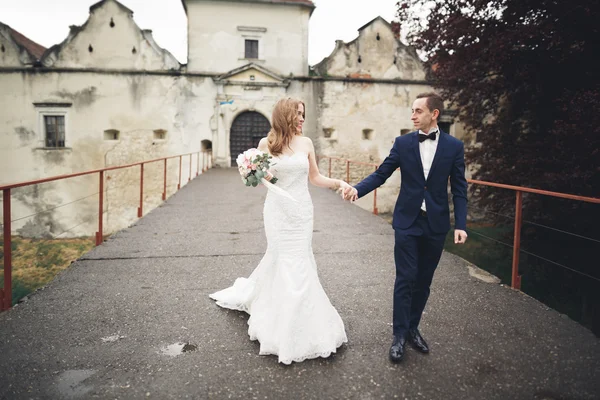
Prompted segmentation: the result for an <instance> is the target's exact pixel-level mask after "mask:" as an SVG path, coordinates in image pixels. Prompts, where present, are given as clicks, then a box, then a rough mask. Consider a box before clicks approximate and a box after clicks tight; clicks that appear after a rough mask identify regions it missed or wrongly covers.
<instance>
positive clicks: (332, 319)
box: [210, 152, 348, 364]
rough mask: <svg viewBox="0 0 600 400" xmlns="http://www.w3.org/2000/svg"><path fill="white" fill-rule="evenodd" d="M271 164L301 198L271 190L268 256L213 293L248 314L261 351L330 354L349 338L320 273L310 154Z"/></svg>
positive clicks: (291, 357)
mask: <svg viewBox="0 0 600 400" xmlns="http://www.w3.org/2000/svg"><path fill="white" fill-rule="evenodd" d="M273 164H275V165H274V166H272V168H271V171H272V172H273V175H274V176H276V177H277V178H278V181H277V183H276V186H278V187H279V188H281V189H283V190H285V191H287V192H288V193H289V194H290V195H291V196H292V197H293V198H294V199H296V200H297V202H294V201H292V200H290V199H289V198H287V197H285V196H282V195H281V194H279V193H277V192H275V191H271V190H269V192H268V193H267V197H266V200H265V205H264V210H263V215H264V223H265V232H266V235H267V243H268V245H267V252H266V254H265V255H264V257H263V258H262V260H261V262H260V264H258V266H257V267H256V269H255V270H254V271H253V272H252V274H251V275H250V276H249V277H248V278H238V279H236V280H235V283H234V284H233V286H231V287H229V288H227V289H224V290H221V291H219V292H216V293H213V294H211V295H210V297H211V298H212V299H214V300H216V301H217V304H218V305H219V306H221V307H225V308H230V309H233V310H240V311H245V312H247V313H248V314H250V318H249V319H248V335H250V339H251V340H258V341H259V342H260V354H261V355H267V354H273V355H278V356H279V362H281V363H284V364H291V362H292V361H296V362H300V361H303V360H306V359H309V358H317V357H328V356H329V355H330V354H331V353H335V351H336V349H337V348H338V347H340V346H341V345H342V344H343V343H345V342H347V341H348V339H347V338H346V331H345V329H344V323H343V322H342V319H341V318H340V316H339V314H338V312H337V311H336V309H335V308H334V307H333V306H332V305H331V302H330V301H329V298H328V297H327V295H326V294H325V291H324V290H323V287H322V286H321V283H320V282H319V277H318V274H317V265H316V263H315V258H314V255H313V251H312V232H313V205H312V200H311V198H310V194H309V192H308V155H307V154H306V153H302V152H296V153H295V154H293V155H292V156H285V155H284V156H281V157H273Z"/></svg>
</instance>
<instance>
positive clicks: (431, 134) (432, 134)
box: [419, 131, 437, 143]
mask: <svg viewBox="0 0 600 400" xmlns="http://www.w3.org/2000/svg"><path fill="white" fill-rule="evenodd" d="M436 134H437V131H434V132H431V133H430V134H429V135H425V134H424V133H419V143H423V142H424V141H426V140H427V139H431V140H435V136H436Z"/></svg>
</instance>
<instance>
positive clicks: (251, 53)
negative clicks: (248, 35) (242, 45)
mask: <svg viewBox="0 0 600 400" xmlns="http://www.w3.org/2000/svg"><path fill="white" fill-rule="evenodd" d="M245 57H246V58H258V40H251V39H246V50H245Z"/></svg>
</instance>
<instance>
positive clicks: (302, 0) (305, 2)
mask: <svg viewBox="0 0 600 400" xmlns="http://www.w3.org/2000/svg"><path fill="white" fill-rule="evenodd" d="M186 1H188V0H181V4H182V5H183V9H184V10H185V12H186V13H187V6H186V4H185V3H186ZM222 1H237V2H240V3H271V4H298V5H301V6H308V7H310V8H312V9H313V10H314V9H315V7H316V6H315V3H313V2H312V1H311V0H222ZM311 12H312V11H311Z"/></svg>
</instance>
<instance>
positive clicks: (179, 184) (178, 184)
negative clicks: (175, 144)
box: [177, 156, 182, 190]
mask: <svg viewBox="0 0 600 400" xmlns="http://www.w3.org/2000/svg"><path fill="white" fill-rule="evenodd" d="M181 157H182V156H179V183H177V190H179V189H181Z"/></svg>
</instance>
